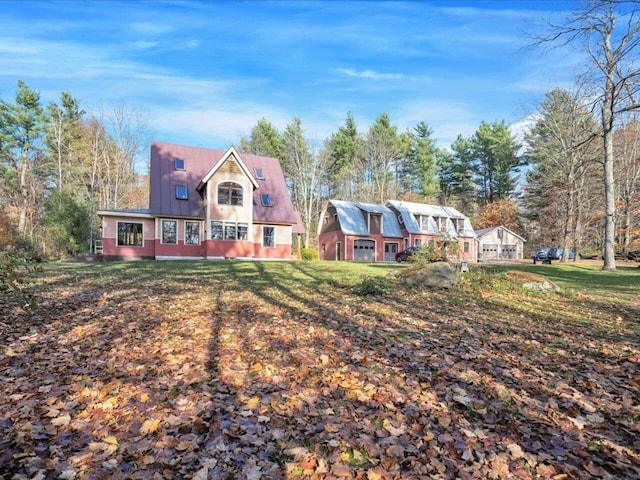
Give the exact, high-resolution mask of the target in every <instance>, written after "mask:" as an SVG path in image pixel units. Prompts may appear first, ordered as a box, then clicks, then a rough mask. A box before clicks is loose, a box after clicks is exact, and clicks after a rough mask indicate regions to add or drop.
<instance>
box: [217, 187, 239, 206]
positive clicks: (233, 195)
mask: <svg viewBox="0 0 640 480" xmlns="http://www.w3.org/2000/svg"><path fill="white" fill-rule="evenodd" d="M242 193H243V191H242V186H241V185H239V184H237V183H234V182H223V183H221V184H220V185H218V204H219V205H242V196H243V194H242Z"/></svg>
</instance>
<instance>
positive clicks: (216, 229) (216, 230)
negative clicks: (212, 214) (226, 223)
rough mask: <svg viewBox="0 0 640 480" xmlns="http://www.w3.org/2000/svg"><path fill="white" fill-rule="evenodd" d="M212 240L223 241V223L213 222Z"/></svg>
mask: <svg viewBox="0 0 640 480" xmlns="http://www.w3.org/2000/svg"><path fill="white" fill-rule="evenodd" d="M211 240H222V222H218V221H215V220H213V221H212V222H211Z"/></svg>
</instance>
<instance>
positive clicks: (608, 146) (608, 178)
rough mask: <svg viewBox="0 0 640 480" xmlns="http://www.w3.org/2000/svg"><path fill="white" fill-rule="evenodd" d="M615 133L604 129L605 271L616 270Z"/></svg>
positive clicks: (605, 120)
mask: <svg viewBox="0 0 640 480" xmlns="http://www.w3.org/2000/svg"><path fill="white" fill-rule="evenodd" d="M605 109H606V107H603V123H609V124H610V122H609V120H608V114H607V113H605ZM613 161H614V160H613V133H612V131H611V130H610V128H609V126H608V125H605V129H604V201H605V216H604V264H603V266H602V269H603V270H609V271H613V270H615V269H616V260H615V254H616V251H615V214H616V196H615V188H614V187H615V181H614V177H613Z"/></svg>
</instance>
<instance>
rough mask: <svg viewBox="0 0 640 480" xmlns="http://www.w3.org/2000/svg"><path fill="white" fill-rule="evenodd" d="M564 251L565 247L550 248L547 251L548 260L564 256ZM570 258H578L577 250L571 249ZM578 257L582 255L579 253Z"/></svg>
mask: <svg viewBox="0 0 640 480" xmlns="http://www.w3.org/2000/svg"><path fill="white" fill-rule="evenodd" d="M563 253H564V249H563V248H550V249H549V252H548V253H547V260H560V259H561V258H562V254H563ZM568 258H569V260H573V259H574V258H576V252H575V250H569V257H568ZM578 258H580V255H578Z"/></svg>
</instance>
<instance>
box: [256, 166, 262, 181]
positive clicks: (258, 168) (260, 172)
mask: <svg viewBox="0 0 640 480" xmlns="http://www.w3.org/2000/svg"><path fill="white" fill-rule="evenodd" d="M255 172H256V178H257V179H258V180H264V170H262V168H261V167H256V169H255Z"/></svg>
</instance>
